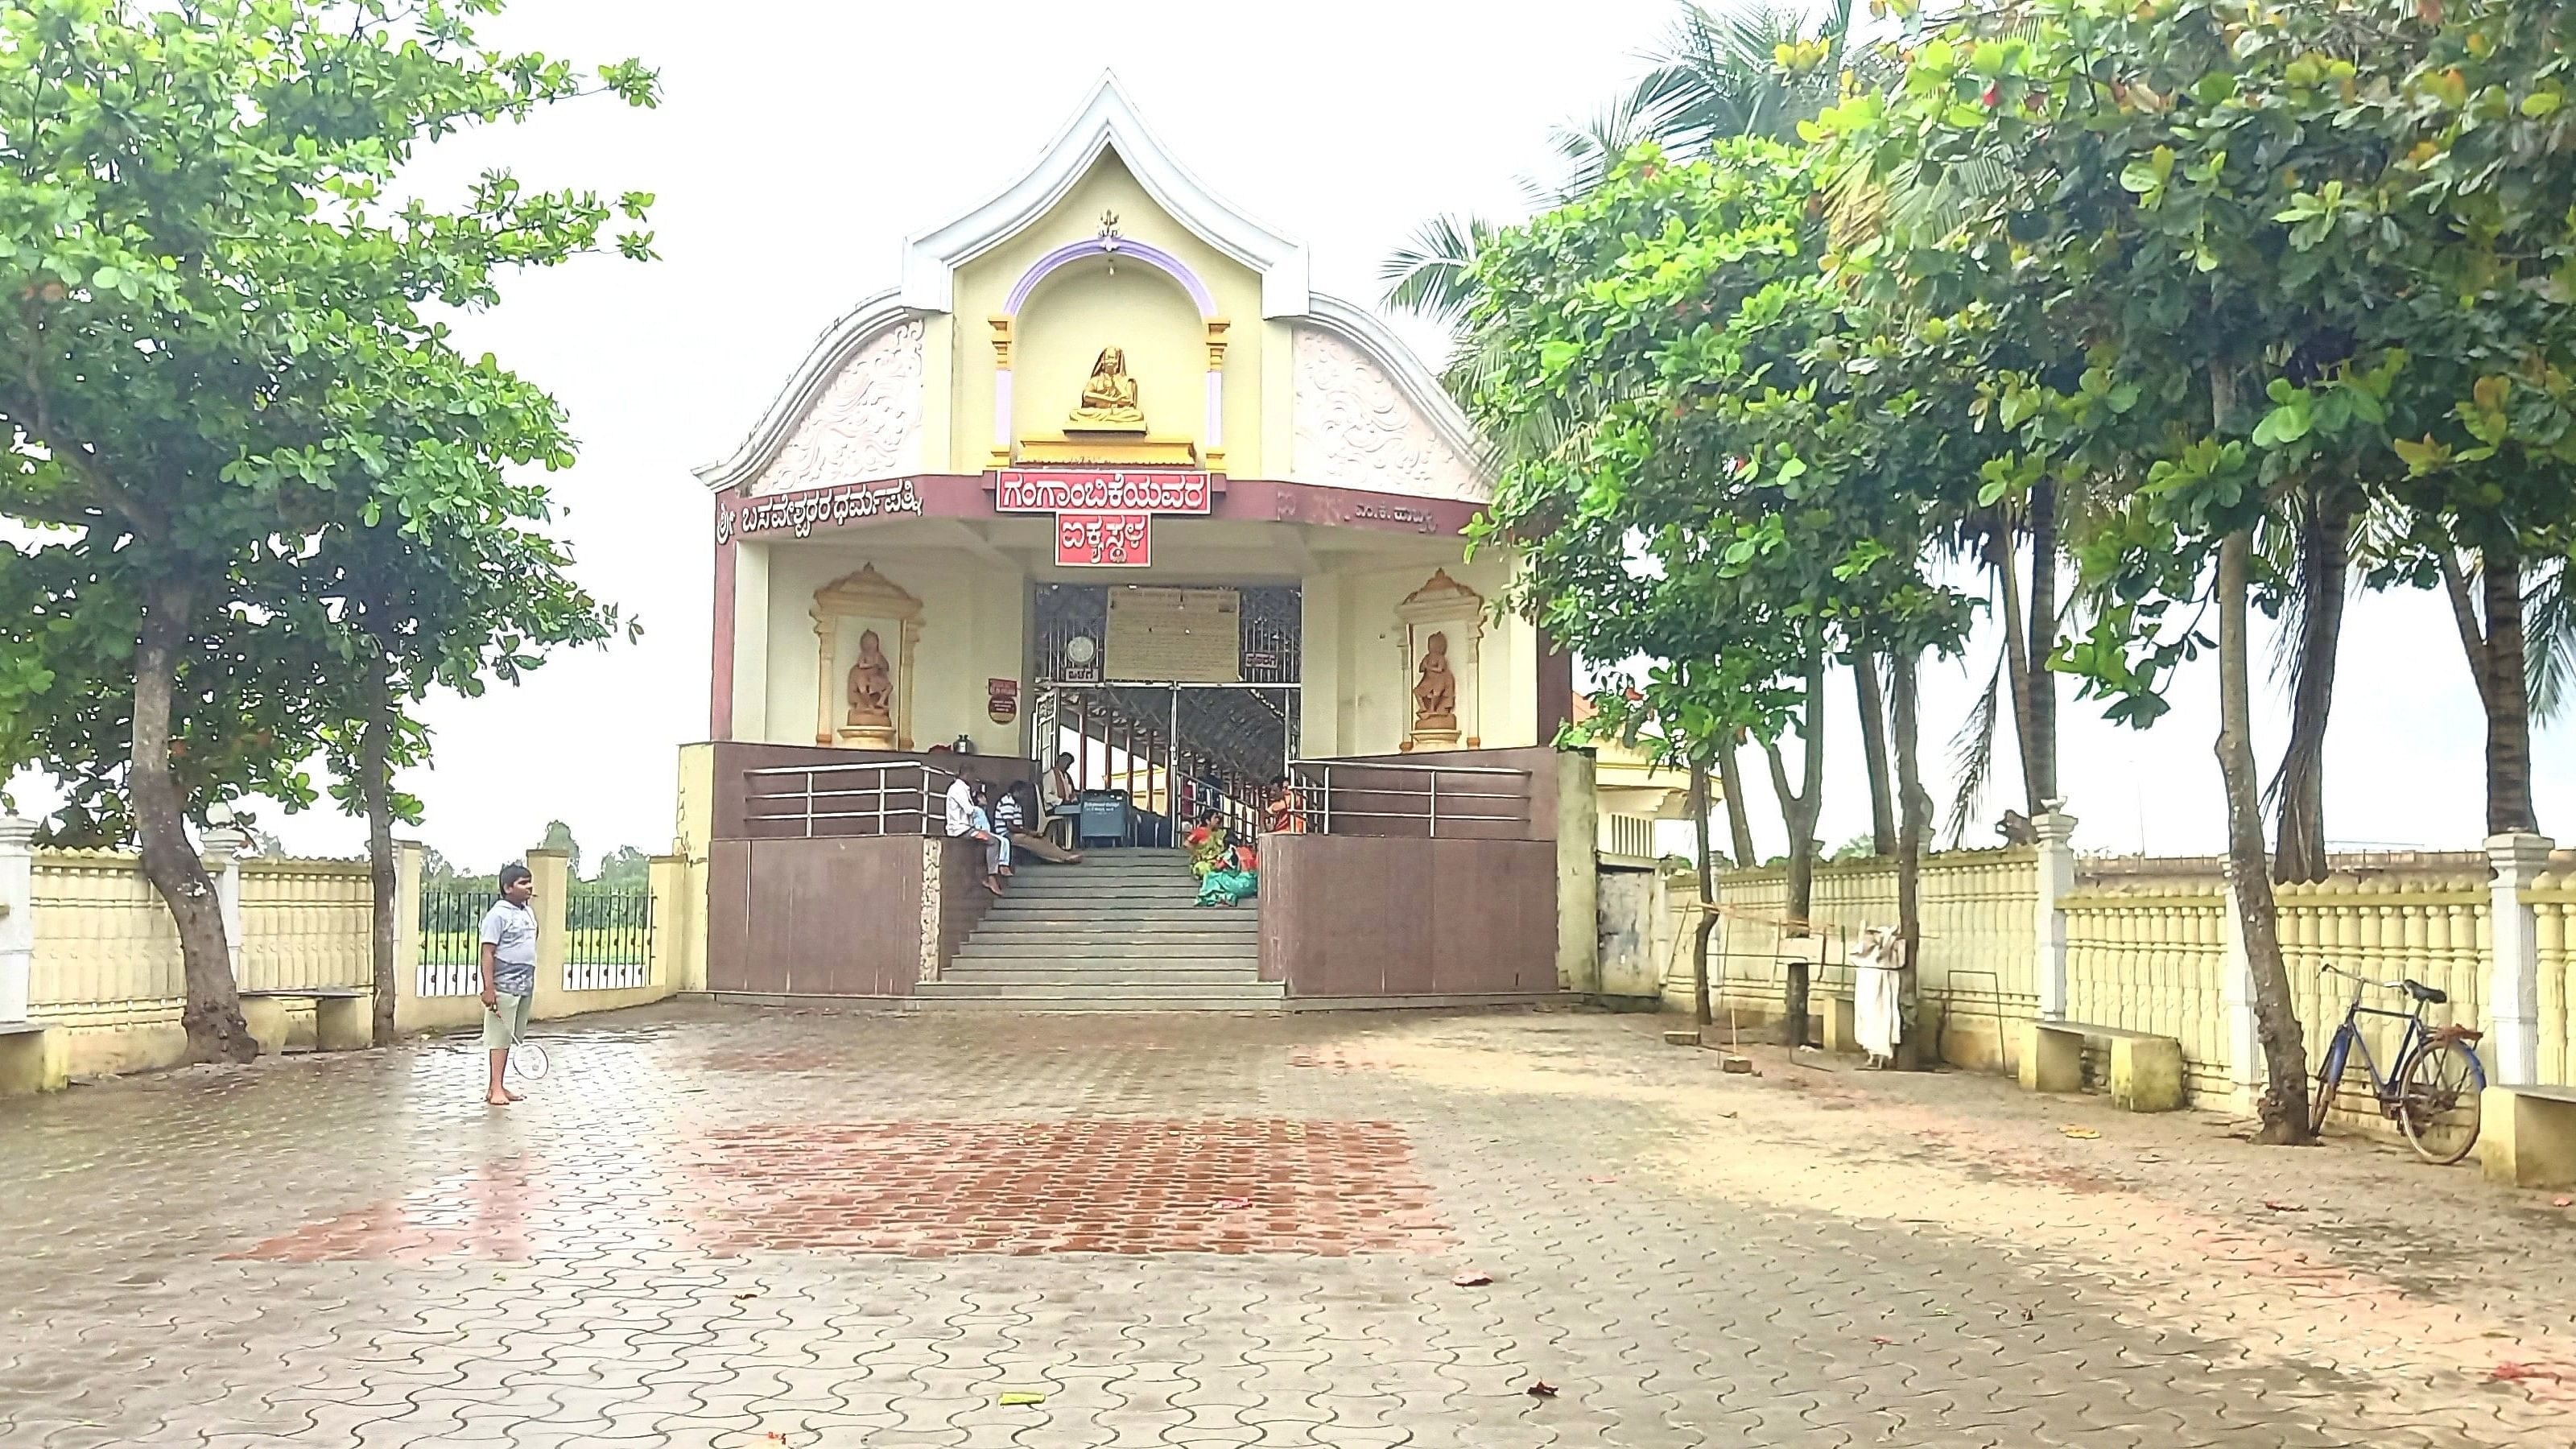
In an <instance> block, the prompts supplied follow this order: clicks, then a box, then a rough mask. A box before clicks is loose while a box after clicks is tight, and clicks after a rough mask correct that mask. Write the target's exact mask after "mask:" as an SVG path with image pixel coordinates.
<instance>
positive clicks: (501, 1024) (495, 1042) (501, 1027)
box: [483, 991, 531, 1052]
mask: <svg viewBox="0 0 2576 1449" xmlns="http://www.w3.org/2000/svg"><path fill="white" fill-rule="evenodd" d="M496 995H497V996H498V999H499V1000H500V1003H501V1004H500V1005H499V1006H487V1007H485V1008H483V1049H484V1050H485V1051H494V1052H504V1051H508V1050H509V1049H510V1048H511V1047H513V1046H516V1045H518V1041H519V1038H521V1037H523V1036H526V1035H527V1034H528V1002H529V1000H530V999H531V998H530V997H528V996H512V995H511V994H510V993H508V992H506V991H503V992H499V993H496Z"/></svg>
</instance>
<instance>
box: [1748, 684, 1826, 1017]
mask: <svg viewBox="0 0 2576 1449" xmlns="http://www.w3.org/2000/svg"><path fill="white" fill-rule="evenodd" d="M1824 702H1825V655H1824V650H1823V649H1822V648H1818V649H1817V650H1816V651H1815V653H1813V654H1812V655H1810V656H1809V657H1808V663H1807V681H1806V698H1805V700H1804V701H1803V702H1802V703H1801V704H1800V706H1799V711H1798V723H1799V731H1798V732H1799V750H1800V763H1801V765H1802V766H1803V769H1802V771H1801V774H1802V775H1803V776H1804V783H1805V786H1806V788H1805V789H1804V790H1803V791H1800V790H1793V789H1791V788H1790V786H1789V770H1788V766H1787V764H1786V762H1784V761H1783V760H1782V759H1781V756H1780V747H1779V744H1778V743H1777V742H1776V741H1765V742H1764V743H1763V746H1762V752H1763V755H1764V756H1765V758H1767V759H1768V760H1769V761H1770V762H1771V786H1772V790H1773V791H1774V793H1776V794H1777V795H1778V796H1779V797H1780V817H1781V821H1782V823H1783V824H1785V825H1787V826H1788V828H1789V901H1788V915H1789V923H1788V927H1787V934H1788V935H1789V936H1791V937H1792V938H1797V937H1803V936H1806V935H1809V934H1810V931H1809V928H1808V924H1807V918H1808V915H1809V913H1810V912H1812V911H1813V910H1814V909H1815V901H1816V819H1817V817H1818V815H1820V814H1821V813H1822V810H1823V805H1824V798H1825V788H1824V786H1825V717H1824ZM1787 965H1788V981H1787V985H1786V988H1785V990H1784V991H1783V993H1782V998H1781V1010H1782V1012H1783V1014H1784V1015H1785V1017H1786V1020H1785V1021H1783V1022H1782V1023H1781V1028H1780V1034H1781V1038H1782V1040H1784V1041H1785V1042H1787V1043H1788V1044H1789V1045H1790V1046H1793V1047H1794V1046H1803V1045H1805V1044H1806V1041H1807V980H1808V973H1807V963H1806V962H1805V961H1803V960H1799V959H1796V958H1795V957H1792V958H1791V959H1790V960H1789V962H1788V963H1787Z"/></svg>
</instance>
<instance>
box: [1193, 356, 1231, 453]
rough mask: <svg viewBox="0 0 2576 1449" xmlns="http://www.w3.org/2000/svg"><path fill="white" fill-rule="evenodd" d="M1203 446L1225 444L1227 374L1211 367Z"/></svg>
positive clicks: (1201, 443)
mask: <svg viewBox="0 0 2576 1449" xmlns="http://www.w3.org/2000/svg"><path fill="white" fill-rule="evenodd" d="M1199 446H1200V447H1202V448H1222V447H1224V446H1225V374H1224V373H1222V372H1219V371H1217V370H1216V369H1215V368H1213V367H1211V368H1209V369H1208V375H1207V432H1206V433H1205V434H1204V435H1203V440H1202V441H1201V442H1200V444H1199Z"/></svg>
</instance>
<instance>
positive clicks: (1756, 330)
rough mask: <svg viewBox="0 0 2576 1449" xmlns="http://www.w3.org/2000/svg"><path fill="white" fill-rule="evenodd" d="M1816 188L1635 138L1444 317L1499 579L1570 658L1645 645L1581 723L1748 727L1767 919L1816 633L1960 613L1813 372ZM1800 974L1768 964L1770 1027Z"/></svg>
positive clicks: (1837, 370)
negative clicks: (1771, 837)
mask: <svg viewBox="0 0 2576 1449" xmlns="http://www.w3.org/2000/svg"><path fill="white" fill-rule="evenodd" d="M1821 214H1822V208H1821V205H1820V204H1819V198H1818V195H1817V192H1816V190H1815V187H1814V174H1813V173H1812V171H1811V170H1810V169H1809V167H1808V166H1807V164H1806V163H1805V161H1804V160H1803V159H1802V158H1801V157H1800V156H1799V154H1798V153H1796V152H1793V151H1791V150H1789V149H1788V148H1785V147H1782V146H1779V145H1776V144H1773V143H1769V142H1762V141H1731V142H1727V143H1724V144H1721V145H1720V146H1718V147H1716V148H1715V149H1714V150H1712V152H1711V153H1710V154H1709V155H1708V156H1706V157H1704V158H1701V159H1698V160H1694V161H1692V162H1689V163H1686V164H1674V163H1671V162H1669V161H1668V160H1666V159H1665V158H1664V157H1663V156H1662V155H1661V153H1659V152H1657V151H1656V150H1654V149H1653V148H1651V147H1648V148H1642V149H1640V150H1639V151H1637V152H1635V153H1632V155H1631V157H1630V158H1629V159H1628V160H1627V161H1626V162H1625V163H1623V164H1622V165H1621V166H1620V167H1618V168H1617V169H1615V170H1614V171H1613V172H1612V174H1611V176H1610V179H1609V180H1608V181H1607V182H1606V183H1605V184H1604V185H1602V186H1601V187H1600V188H1599V189H1597V190H1596V191H1594V192H1593V193H1591V194H1590V195H1588V196H1586V197H1584V198H1582V199H1580V200H1578V201H1576V202H1575V203H1573V204H1571V205H1568V206H1566V207H1562V208H1559V209H1558V210H1556V211H1553V212H1549V213H1547V214H1544V215H1542V216H1540V217H1538V218H1536V219H1534V220H1533V221H1532V222H1531V223H1529V224H1528V225H1527V226H1526V227H1521V228H1514V229H1510V230H1507V231H1505V232H1503V233H1501V234H1499V235H1498V236H1497V237H1496V239H1495V242H1494V244H1493V246H1492V247H1491V248H1490V249H1489V250H1488V251H1487V253H1486V254H1485V256H1484V257H1483V258H1482V259H1480V262H1479V268H1478V276H1479V281H1480V283H1481V286H1482V289H1483V295H1484V297H1485V298H1486V300H1485V301H1484V302H1482V303H1480V305H1479V308H1478V311H1477V313H1476V314H1475V318H1474V321H1473V324H1472V325H1473V329H1474V333H1473V335H1474V341H1475V343H1476V345H1477V346H1479V347H1480V348H1481V349H1483V350H1484V351H1486V352H1487V353H1488V354H1489V355H1490V356H1492V357H1493V358H1494V359H1495V360H1496V365H1495V367H1494V369H1493V371H1492V372H1491V374H1490V375H1489V376H1488V378H1487V379H1486V381H1485V382H1484V384H1483V385H1482V386H1481V387H1480V388H1479V390H1478V392H1477V393H1476V395H1475V397H1474V398H1473V400H1472V401H1473V406H1474V408H1475V410H1476V413H1477V415H1478V418H1479V421H1480V422H1481V423H1482V424H1483V426H1484V428H1485V430H1486V432H1487V434H1488V436H1490V437H1494V438H1497V439H1499V440H1501V441H1502V444H1503V447H1504V452H1505V458H1506V468H1505V472H1504V476H1503V480H1502V484H1501V486H1500V488H1499V489H1498V491H1497V496H1496V505H1495V509H1494V515H1493V519H1492V522H1491V524H1490V525H1489V528H1488V532H1489V533H1490V534H1491V535H1494V536H1501V537H1507V538H1509V539H1510V540H1511V541H1512V542H1513V543H1514V544H1515V545H1516V546H1518V547H1519V548H1520V549H1521V550H1522V562H1523V567H1522V571H1521V583H1520V585H1519V594H1518V596H1517V598H1516V602H1517V603H1518V604H1519V605H1520V607H1522V608H1523V609H1525V610H1527V611H1529V612H1530V613H1532V614H1533V615H1534V616H1535V617H1537V618H1538V619H1539V621H1540V622H1541V624H1542V625H1543V626H1544V627H1546V628H1547V629H1548V630H1549V631H1550V633H1551V635H1552V636H1554V637H1558V638H1561V639H1564V640H1566V641H1567V642H1569V643H1570V644H1571V645H1572V646H1573V647H1574V648H1575V649H1576V650H1577V652H1579V653H1581V654H1582V655H1583V656H1584V657H1586V658H1592V659H1623V658H1628V657H1632V656H1635V655H1644V656H1646V657H1647V658H1649V659H1650V660H1654V661H1658V662H1657V663H1656V664H1655V665H1654V666H1653V667H1652V668H1651V669H1650V670H1649V672H1648V674H1647V675H1646V677H1645V678H1644V679H1642V680H1639V681H1634V682H1629V683H1630V687H1631V688H1633V689H1634V690H1635V693H1636V697H1637V701H1638V702H1637V704H1636V705H1634V706H1630V705H1627V704H1625V703H1624V702H1623V696H1624V691H1611V692H1609V693H1608V694H1607V695H1605V697H1604V698H1605V703H1604V705H1603V708H1602V711H1601V714H1600V716H1599V717H1598V720H1597V724H1598V727H1600V728H1603V729H1608V730H1622V731H1625V732H1626V736H1627V737H1628V738H1630V739H1635V738H1637V737H1638V736H1637V731H1638V727H1639V720H1640V719H1641V718H1644V719H1649V720H1651V721H1652V722H1653V724H1654V725H1655V726H1656V727H1657V728H1659V729H1660V731H1661V732H1662V735H1663V738H1664V739H1665V740H1666V741H1667V742H1668V745H1667V747H1668V748H1669V749H1674V750H1678V751H1679V752H1680V753H1681V755H1682V757H1683V758H1684V759H1686V760H1688V761H1689V762H1690V763H1692V764H1693V765H1694V766H1695V768H1696V769H1698V770H1704V768H1705V766H1706V764H1707V763H1708V762H1709V761H1710V760H1711V758H1712V757H1713V756H1718V755H1719V753H1720V751H1721V750H1723V749H1724V748H1727V747H1730V746H1731V744H1732V742H1733V740H1734V739H1735V738H1736V735H1737V733H1738V732H1739V731H1745V730H1749V731H1750V732H1751V733H1752V734H1753V735H1754V737H1755V738H1756V739H1757V740H1759V741H1760V742H1761V743H1762V745H1763V747H1764V750H1765V753H1766V757H1767V759H1768V761H1769V763H1770V766H1771V773H1772V778H1773V786H1774V790H1775V793H1776V794H1777V796H1778V797H1779V799H1780V801H1781V804H1782V811H1783V823H1784V824H1785V826H1786V827H1787V831H1788V836H1789V842H1790V851H1789V895H1790V899H1789V904H1788V908H1789V915H1790V917H1791V921H1792V929H1800V928H1802V924H1803V922H1804V920H1805V918H1806V916H1807V914H1808V911H1809V907H1810V895H1811V892H1812V884H1813V879H1814V866H1815V860H1816V856H1817V852H1818V849H1819V846H1818V842H1817V841H1816V838H1815V824H1816V818H1817V815H1818V813H1819V811H1820V808H1821V804H1822V783H1823V754H1822V748H1823V741H1822V734H1823V729H1822V691H1823V683H1824V674H1825V668H1826V663H1827V660H1828V659H1829V658H1830V657H1831V656H1832V655H1833V654H1834V653H1835V652H1837V651H1838V650H1844V649H1850V650H1857V651H1868V652H1881V651H1888V652H1896V651H1902V652H1903V653H1904V656H1905V658H1907V659H1908V660H1910V659H1911V658H1912V657H1913V655H1914V654H1916V653H1919V652H1920V650H1921V649H1922V648H1923V647H1926V646H1927V645H1929V644H1933V643H1936V642H1939V643H1949V642H1954V641H1955V637H1956V635H1957V634H1958V633H1959V632H1961V631H1962V630H1963V629H1964V625H1965V618H1966V615H1965V609H1964V606H1963V605H1962V604H1961V603H1960V602H1959V601H1957V600H1955V599H1952V598H1949V597H1947V596H1946V595H1945V594H1944V593H1943V592H1942V591H1940V590H1937V589H1934V588H1932V587H1931V586H1929V585H1928V584H1926V583H1925V581H1924V580H1923V578H1922V576H1921V574H1920V572H1919V570H1918V569H1917V568H1916V566H1915V564H1916V560H1917V558H1918V557H1919V553H1920V543H1921V539H1920V537H1919V534H1920V529H1921V526H1922V524H1921V519H1922V510H1921V507H1920V505H1919V503H1918V502H1917V501H1916V500H1915V499H1913V498H1911V497H1910V496H1908V495H1907V494H1906V493H1905V491H1904V490H1902V489H1899V488H1896V487H1892V486H1890V485H1891V483H1892V481H1893V474H1892V473H1891V472H1890V470H1889V469H1888V468H1887V467H1886V466H1885V463H1886V460H1885V459H1884V458H1883V457H1881V456H1879V455H1878V454H1876V453H1875V452H1872V451H1871V450H1870V449H1869V448H1868V446H1867V444H1866V441H1865V433H1866V425H1865V421H1864V418H1863V415H1862V410H1861V409H1860V408H1859V406H1858V405H1857V404H1856V402H1855V400H1854V399H1853V398H1852V397H1851V396H1850V395H1849V394H1848V393H1847V392H1846V391H1845V389H1844V387H1843V384H1842V383H1841V381H1840V376H1841V374H1842V373H1844V372H1845V371H1847V370H1848V368H1847V366H1846V364H1847V363H1848V361H1849V359H1850V354H1851V351H1852V349H1853V348H1854V347H1856V346H1857V343H1858V338H1857V336H1856V334H1855V333H1854V332H1853V330H1852V321H1851V318H1850V317H1849V316H1848V315H1847V313H1846V310H1845V306H1844V297H1843V294H1842V292H1841V291H1840V289H1839V287H1838V286H1837V285H1836V283H1835V282H1834V281H1833V280H1832V279H1831V278H1829V277H1827V276H1825V275H1824V274H1823V273H1822V272H1821V271H1820V270H1819V268H1818V266H1817V261H1818V259H1819V257H1820V256H1821V255H1822V254H1823V252H1824V245H1823V242H1824V238H1823V230H1822V223H1821V221H1820V217H1821ZM1829 374H1830V375H1831V378H1832V380H1828V375H1829ZM1907 682H1908V685H1909V687H1910V671H1909V673H1908V675H1907ZM1792 729H1794V730H1795V732H1796V733H1798V734H1799V735H1800V736H1801V744H1802V749H1803V754H1804V759H1803V760H1802V762H1801V768H1800V771H1799V774H1800V777H1801V778H1800V780H1799V781H1797V782H1793V781H1792V780H1791V778H1790V770H1789V768H1788V764H1787V760H1786V758H1785V757H1784V754H1783V751H1782V749H1781V744H1782V740H1783V737H1784V735H1785V734H1786V733H1788V732H1790V731H1791V730H1792ZM1700 778H1701V777H1697V776H1695V781H1694V783H1695V785H1697V784H1698V783H1699V779H1700ZM1703 819H1705V812H1703ZM1705 854H1706V849H1705V834H1704V827H1703V855H1705ZM1805 984H1806V983H1805V980H1804V973H1803V971H1802V970H1801V969H1800V968H1798V967H1797V966H1795V965H1793V966H1792V968H1791V973H1790V981H1789V1000H1788V1002H1787V1007H1788V1029H1789V1030H1790V1031H1791V1032H1792V1033H1799V1032H1802V1031H1803V1025H1804V1017H1805V1005H1806V1003H1805V1000H1804V995H1805V992H1804V988H1805Z"/></svg>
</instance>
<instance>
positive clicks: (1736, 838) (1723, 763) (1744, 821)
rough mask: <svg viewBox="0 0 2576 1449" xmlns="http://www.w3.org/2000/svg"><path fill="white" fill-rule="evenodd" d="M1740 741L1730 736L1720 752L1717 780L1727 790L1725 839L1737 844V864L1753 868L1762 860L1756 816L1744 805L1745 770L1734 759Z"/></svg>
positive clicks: (1745, 868)
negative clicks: (1756, 849)
mask: <svg viewBox="0 0 2576 1449" xmlns="http://www.w3.org/2000/svg"><path fill="white" fill-rule="evenodd" d="M1740 747H1741V744H1740V742H1739V741H1736V740H1731V739H1730V740H1728V741H1727V742H1726V743H1725V744H1724V745H1723V746H1721V747H1720V748H1719V749H1718V752H1717V783H1718V785H1719V787H1720V788H1722V789H1723V790H1724V791H1725V792H1726V839H1727V843H1728V844H1730V845H1732V846H1733V847H1734V848H1735V868H1736V869H1737V870H1751V869H1752V868H1753V867H1755V866H1757V865H1760V864H1761V863H1762V857H1760V856H1758V855H1756V854H1754V853H1753V817H1752V815H1751V814H1750V813H1748V812H1747V811H1746V810H1745V808H1744V773H1743V771H1742V770H1740V769H1738V768H1737V766H1736V763H1735V752H1736V750H1737V749H1738V748H1740Z"/></svg>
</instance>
